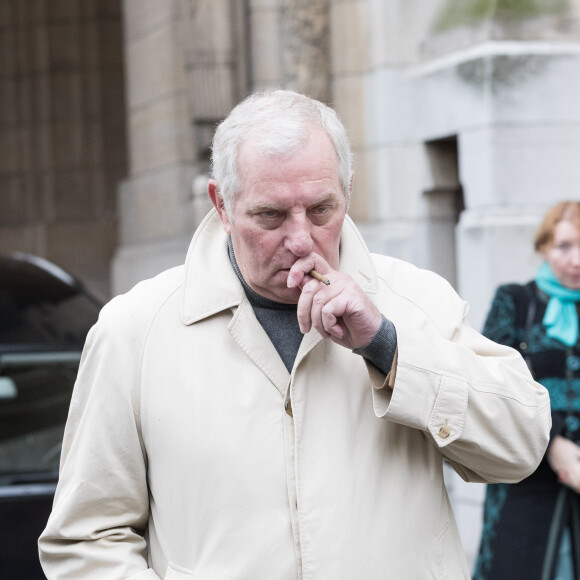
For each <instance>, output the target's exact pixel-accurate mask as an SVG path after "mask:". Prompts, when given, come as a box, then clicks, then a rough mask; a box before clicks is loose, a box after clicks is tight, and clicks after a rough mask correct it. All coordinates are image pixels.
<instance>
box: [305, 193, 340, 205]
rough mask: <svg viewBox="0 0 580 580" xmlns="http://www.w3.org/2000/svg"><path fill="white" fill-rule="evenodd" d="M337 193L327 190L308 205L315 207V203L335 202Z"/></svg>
mask: <svg viewBox="0 0 580 580" xmlns="http://www.w3.org/2000/svg"><path fill="white" fill-rule="evenodd" d="M337 199H338V195H337V194H336V193H334V192H332V191H331V192H329V193H327V194H326V195H323V196H322V197H321V198H320V199H319V200H317V201H315V202H314V203H313V204H312V205H311V206H310V207H315V206H317V205H324V204H325V203H336V201H337Z"/></svg>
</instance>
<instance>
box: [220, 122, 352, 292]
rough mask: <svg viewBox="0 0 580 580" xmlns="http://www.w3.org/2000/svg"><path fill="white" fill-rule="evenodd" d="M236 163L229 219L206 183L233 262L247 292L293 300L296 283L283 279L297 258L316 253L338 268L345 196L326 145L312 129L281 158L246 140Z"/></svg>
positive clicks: (325, 138)
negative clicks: (237, 180)
mask: <svg viewBox="0 0 580 580" xmlns="http://www.w3.org/2000/svg"><path fill="white" fill-rule="evenodd" d="M238 168H239V171H240V177H241V180H242V190H241V192H239V194H238V195H237V196H236V198H235V200H234V209H233V220H230V219H229V218H228V216H227V214H226V212H225V210H224V209H223V206H222V204H221V197H220V195H219V189H218V184H216V183H215V182H210V185H209V193H210V197H211V198H212V201H213V202H214V205H215V206H216V208H217V210H218V212H219V213H220V217H221V219H222V223H223V226H224V229H225V231H226V232H227V233H228V234H230V235H231V237H232V243H233V247H234V252H235V255H236V261H237V263H238V266H239V267H240V270H241V272H242V274H243V276H244V279H245V280H246V282H247V283H248V284H249V286H250V287H251V288H252V289H253V290H254V291H255V292H257V293H258V294H261V295H262V296H264V297H266V298H269V299H271V300H275V301H277V302H285V303H291V304H295V303H297V302H298V298H299V296H300V289H299V288H288V287H287V284H286V282H287V279H288V272H289V270H290V268H291V266H292V265H293V264H294V262H295V261H296V260H297V259H298V258H302V257H304V256H307V255H308V254H310V253H311V252H316V253H317V254H319V255H320V256H322V257H323V258H324V259H325V260H326V261H327V262H328V264H329V265H330V266H331V267H332V268H333V269H337V268H338V258H339V243H340V233H341V229H342V223H343V221H344V217H345V214H346V199H345V196H344V193H343V190H342V187H341V185H340V180H339V175H338V164H337V160H336V153H335V151H334V148H333V146H332V143H331V141H330V139H329V137H328V136H327V135H326V133H325V132H324V131H323V130H322V129H318V128H316V129H313V130H312V132H311V134H310V139H309V140H308V143H307V144H306V146H304V147H302V148H301V149H300V150H299V151H298V152H297V153H296V154H294V155H292V156H290V157H288V158H281V157H273V156H268V155H264V154H263V153H260V152H259V151H257V150H256V148H255V147H254V146H253V143H252V140H249V141H247V142H246V143H244V144H243V145H242V147H241V149H240V153H239V156H238Z"/></svg>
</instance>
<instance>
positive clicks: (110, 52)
mask: <svg viewBox="0 0 580 580" xmlns="http://www.w3.org/2000/svg"><path fill="white" fill-rule="evenodd" d="M97 38H98V46H99V52H98V55H99V65H100V66H101V67H110V66H122V65H123V28H122V23H121V22H120V21H118V20H112V19H107V20H103V21H101V22H99V23H98V27H97Z"/></svg>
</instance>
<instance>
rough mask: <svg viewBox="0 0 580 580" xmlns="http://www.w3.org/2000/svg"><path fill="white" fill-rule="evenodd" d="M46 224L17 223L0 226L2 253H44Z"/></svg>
mask: <svg viewBox="0 0 580 580" xmlns="http://www.w3.org/2000/svg"><path fill="white" fill-rule="evenodd" d="M44 247H45V243H44V226H42V225H39V224H32V225H28V224H27V225H16V226H6V225H3V226H2V227H1V228H0V253H1V254H9V253H11V252H25V253H27V254H38V255H43V252H44Z"/></svg>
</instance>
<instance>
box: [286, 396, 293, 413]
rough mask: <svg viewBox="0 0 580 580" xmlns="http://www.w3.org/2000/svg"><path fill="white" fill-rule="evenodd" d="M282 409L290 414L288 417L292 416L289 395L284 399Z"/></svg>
mask: <svg viewBox="0 0 580 580" xmlns="http://www.w3.org/2000/svg"><path fill="white" fill-rule="evenodd" d="M284 409H285V410H286V413H288V415H290V417H294V415H292V401H291V400H290V397H288V398H287V399H286V400H285V401H284Z"/></svg>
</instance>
